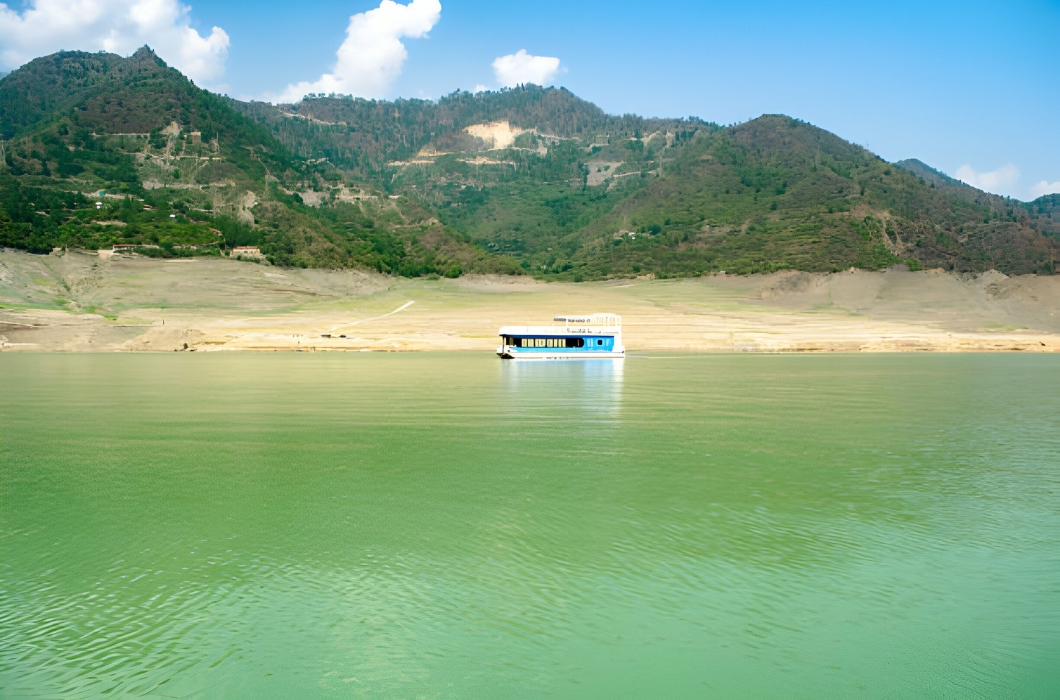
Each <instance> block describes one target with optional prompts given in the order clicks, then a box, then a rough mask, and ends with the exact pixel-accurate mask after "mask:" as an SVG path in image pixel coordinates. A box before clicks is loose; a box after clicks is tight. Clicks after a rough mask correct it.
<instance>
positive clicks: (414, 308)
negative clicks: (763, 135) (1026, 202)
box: [0, 250, 1060, 353]
mask: <svg viewBox="0 0 1060 700" xmlns="http://www.w3.org/2000/svg"><path fill="white" fill-rule="evenodd" d="M598 311H609V312H613V313H618V314H621V315H622V316H623V322H624V330H625V340H626V346H627V348H628V350H629V352H630V353H638V352H640V353H643V352H652V351H684V352H733V351H736V352H741V351H752V352H753V351H759V352H895V351H925V350H927V351H1025V352H1032V351H1033V352H1056V351H1060V313H1058V312H1060V276H1058V277H1036V276H1025V277H1015V278H1008V277H1005V276H1004V275H1002V274H1000V273H996V272H990V273H986V274H984V275H979V276H957V275H952V274H948V273H944V272H941V271H926V272H908V271H905V270H904V269H893V270H888V271H885V272H860V271H858V272H843V273H837V274H808V273H797V272H784V273H776V274H773V275H754V276H751V277H732V276H730V277H725V276H712V277H703V278H698V279H685V280H621V281H612V282H603V283H584V284H546V283H542V282H535V281H533V280H530V279H525V278H511V277H464V278H460V279H457V280H446V279H441V280H407V279H401V278H391V277H386V276H383V275H375V274H367V273H363V272H350V271H323V270H286V269H279V268H274V267H270V266H268V265H259V264H255V263H248V262H237V261H229V260H222V259H216V258H198V259H189V260H152V259H149V258H139V257H121V256H114V257H111V258H108V259H103V258H101V257H100V256H98V255H96V254H95V253H88V252H77V251H70V252H66V253H62V254H53V255H48V256H37V255H29V254H26V253H22V252H18V251H13V250H0V349H2V350H4V351H18V350H23V351H25V350H30V351H32V350H55V351H145V350H146V351H173V350H181V351H183V350H188V351H206V350H316V351H324V350H354V351H358V350H374V351H409V350H467V351H480V352H488V351H491V350H492V349H493V348H495V347H496V345H497V335H496V334H497V328H498V327H499V326H501V325H508V324H535V325H537V324H542V323H549V322H550V319H551V318H552V317H553V316H555V315H557V314H564V313H590V312H598ZM325 334H330V335H331V336H332V337H331V338H324V337H322V336H323V335H325ZM342 335H345V336H346V337H345V338H342V337H339V336H342Z"/></svg>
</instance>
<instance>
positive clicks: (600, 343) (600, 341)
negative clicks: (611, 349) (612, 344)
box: [596, 339, 604, 345]
mask: <svg viewBox="0 0 1060 700" xmlns="http://www.w3.org/2000/svg"><path fill="white" fill-rule="evenodd" d="M596 344H597V345H603V344H604V341H603V340H602V339H597V341H596Z"/></svg>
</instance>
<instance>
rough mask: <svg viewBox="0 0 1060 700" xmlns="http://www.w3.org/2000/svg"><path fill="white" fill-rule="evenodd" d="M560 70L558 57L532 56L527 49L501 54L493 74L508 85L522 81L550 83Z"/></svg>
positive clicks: (494, 66)
mask: <svg viewBox="0 0 1060 700" xmlns="http://www.w3.org/2000/svg"><path fill="white" fill-rule="evenodd" d="M558 72H559V59H558V58H555V57H552V56H531V55H530V54H528V53H527V52H526V49H519V51H518V52H516V53H513V54H508V55H507V56H500V57H498V58H497V60H495V61H494V62H493V74H494V75H495V76H496V77H497V82H498V83H500V84H501V85H506V86H508V87H514V86H516V85H520V84H522V83H536V84H537V85H548V84H549V82H551V80H552V79H553V78H554V77H556V73H558Z"/></svg>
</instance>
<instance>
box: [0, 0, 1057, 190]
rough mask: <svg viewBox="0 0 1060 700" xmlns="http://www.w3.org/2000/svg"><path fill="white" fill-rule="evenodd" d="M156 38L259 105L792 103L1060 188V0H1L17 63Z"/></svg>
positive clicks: (846, 128)
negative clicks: (315, 99) (451, 99)
mask: <svg viewBox="0 0 1060 700" xmlns="http://www.w3.org/2000/svg"><path fill="white" fill-rule="evenodd" d="M145 43H146V44H149V45H151V46H152V47H153V48H155V50H156V51H157V52H158V53H159V55H160V56H162V58H163V59H165V60H166V61H167V62H169V63H170V64H171V65H173V66H175V67H177V68H179V69H181V70H182V71H184V72H185V73H186V74H187V75H188V76H189V77H191V78H192V79H193V80H195V81H196V83H197V84H199V85H201V86H203V87H207V88H210V89H213V90H216V91H219V92H223V93H226V94H229V95H231V96H232V97H236V98H240V99H266V100H270V101H290V100H297V99H299V98H300V97H301V96H302V95H304V94H306V93H310V92H314V93H315V92H323V93H330V92H336V93H342V94H355V95H360V96H364V97H371V98H387V99H391V98H395V97H410V98H424V99H437V98H438V97H440V96H442V95H445V94H448V93H451V92H453V91H454V90H458V89H460V90H482V89H489V90H495V89H498V88H500V87H502V86H504V85H511V84H516V83H520V82H536V83H541V84H547V85H558V86H563V87H566V88H568V89H569V90H571V91H572V92H573V93H574V94H576V95H578V96H579V97H582V98H584V99H587V100H590V101H591V102H594V103H596V104H597V105H599V106H600V107H602V108H603V109H604V110H606V111H608V112H611V113H626V112H632V113H636V114H641V115H643V116H657V117H680V116H696V117H700V118H702V119H706V120H708V121H713V122H717V123H720V124H731V123H735V122H742V121H746V120H748V119H751V118H754V117H757V116H759V115H761V114H775V113H781V114H787V115H790V116H793V117H798V118H800V119H803V120H805V121H808V122H810V123H812V124H815V125H817V126H819V127H822V128H824V129H828V130H829V131H832V132H834V133H836V134H838V135H839V136H841V137H843V138H845V139H847V140H849V141H852V142H855V143H858V144H861V145H863V146H866V147H867V148H869V149H871V150H872V151H874V152H875V153H878V154H879V155H880V156H882V157H883V158H885V159H887V160H889V161H897V160H902V159H905V158H918V159H920V160H922V161H924V162H925V163H927V164H928V165H931V166H933V167H935V168H938V169H939V170H941V171H943V172H945V173H947V174H949V175H952V176H954V177H958V178H960V179H962V180H964V181H965V182H968V183H969V184H972V185H975V186H977V187H980V188H982V189H985V190H988V191H991V192H996V193H998V194H1003V195H1008V196H1011V197H1015V198H1018V199H1022V200H1030V199H1034V198H1036V197H1038V196H1041V195H1043V194H1047V193H1050V192H1060V48H1058V47H1060V0H1025V1H1024V0H1010V1H1009V2H977V1H975V0H965V1H963V2H953V1H947V2H933V1H932V0H921V1H919V2H907V1H900V2H877V3H855V2H850V1H849V0H846V1H844V2H797V1H796V0H788V1H787V2H775V1H761V2H754V1H745V2H739V3H736V2H731V0H729V1H726V2H714V1H712V0H698V1H685V0H671V1H670V2H665V3H660V2H628V1H626V2H624V1H622V0H611V1H610V2H598V1H596V0H578V1H577V2H571V1H570V0H563V1H559V0H535V1H534V2H532V3H500V2H496V1H495V0H494V1H493V2H485V1H482V0H408V1H406V2H400V3H399V2H394V1H393V0H316V1H315V2H312V3H304V2H297V3H296V2H290V0H256V1H255V2H249V1H241V0H188V2H181V0H24V1H23V2H18V1H17V0H16V1H15V2H9V4H7V5H4V4H2V3H0V69H2V70H11V69H13V68H16V67H17V66H19V65H21V64H22V63H25V62H26V61H28V60H31V59H32V58H34V57H36V56H41V55H46V54H49V53H52V52H54V51H57V50H59V49H79V50H86V51H98V50H108V51H114V52H116V53H121V54H124V55H127V54H129V53H131V52H132V51H134V50H135V49H136V48H137V47H139V46H141V45H143V44H145Z"/></svg>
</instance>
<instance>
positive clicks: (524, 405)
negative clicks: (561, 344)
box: [499, 359, 625, 421]
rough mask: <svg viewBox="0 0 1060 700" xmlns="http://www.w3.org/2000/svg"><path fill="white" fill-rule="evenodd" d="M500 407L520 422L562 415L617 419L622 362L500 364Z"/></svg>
mask: <svg viewBox="0 0 1060 700" xmlns="http://www.w3.org/2000/svg"><path fill="white" fill-rule="evenodd" d="M499 369H500V373H501V387H502V391H503V393H504V394H505V401H503V402H502V405H503V406H505V407H506V408H507V409H510V410H512V411H513V412H514V414H515V415H518V416H519V417H520V420H521V421H526V420H532V419H533V418H535V417H537V418H542V419H546V420H549V421H552V420H555V419H556V417H557V415H558V414H562V413H565V412H569V413H572V414H573V413H576V414H579V417H580V419H581V420H584V419H585V418H586V417H587V414H588V416H594V415H595V416H598V417H599V418H600V419H601V420H608V421H609V420H612V419H615V418H618V416H619V409H620V408H621V403H622V375H623V372H624V370H625V361H623V360H618V361H616V360H614V359H607V360H603V359H601V360H585V361H584V362H502V363H501V364H500V368H499Z"/></svg>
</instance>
